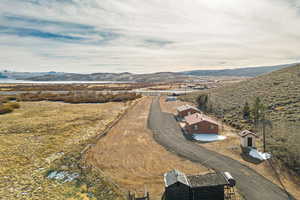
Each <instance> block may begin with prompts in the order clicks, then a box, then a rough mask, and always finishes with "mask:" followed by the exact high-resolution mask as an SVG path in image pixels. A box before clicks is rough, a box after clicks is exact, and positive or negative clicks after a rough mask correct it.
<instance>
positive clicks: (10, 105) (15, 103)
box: [5, 102, 20, 109]
mask: <svg viewBox="0 0 300 200" xmlns="http://www.w3.org/2000/svg"><path fill="white" fill-rule="evenodd" d="M5 105H6V106H8V107H11V108H12V109H18V108H20V104H18V103H17V102H9V103H7V104H5Z"/></svg>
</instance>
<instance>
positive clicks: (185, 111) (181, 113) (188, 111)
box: [177, 105, 201, 119]
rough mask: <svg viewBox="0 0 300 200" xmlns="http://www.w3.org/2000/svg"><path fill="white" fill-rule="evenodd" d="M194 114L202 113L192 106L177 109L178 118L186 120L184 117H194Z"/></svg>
mask: <svg viewBox="0 0 300 200" xmlns="http://www.w3.org/2000/svg"><path fill="white" fill-rule="evenodd" d="M194 113H201V111H200V110H199V109H198V108H196V107H194V106H191V105H183V106H180V107H178V108H177V117H178V118H180V119H184V117H186V116H188V115H192V114H194Z"/></svg>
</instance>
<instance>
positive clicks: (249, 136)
mask: <svg viewBox="0 0 300 200" xmlns="http://www.w3.org/2000/svg"><path fill="white" fill-rule="evenodd" d="M239 136H240V138H241V146H242V147H244V148H247V147H250V148H256V139H257V138H258V136H257V134H256V133H253V132H251V131H248V130H244V131H241V132H240V133H239Z"/></svg>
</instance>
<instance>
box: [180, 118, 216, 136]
mask: <svg viewBox="0 0 300 200" xmlns="http://www.w3.org/2000/svg"><path fill="white" fill-rule="evenodd" d="M184 119H185V123H186V125H185V130H186V132H187V133H188V134H219V125H218V123H217V122H215V121H214V120H212V119H210V118H208V117H206V116H205V115H202V114H199V113H195V114H192V115H188V116H186V117H185V118H184Z"/></svg>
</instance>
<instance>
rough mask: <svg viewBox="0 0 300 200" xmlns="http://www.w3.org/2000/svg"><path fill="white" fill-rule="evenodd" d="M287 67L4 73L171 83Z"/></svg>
mask: <svg viewBox="0 0 300 200" xmlns="http://www.w3.org/2000/svg"><path fill="white" fill-rule="evenodd" d="M290 65H292V64H288V65H277V66H268V67H251V68H239V69H224V70H193V71H184V72H157V73H149V74H133V73H129V72H124V73H92V74H79V73H60V72H36V73H34V72H33V73H30V72H6V73H5V72H4V73H3V74H4V75H6V76H7V77H8V78H10V79H18V80H31V81H133V82H166V81H168V82H172V81H185V80H191V79H195V78H197V77H199V76H200V77H201V76H216V77H217V76H232V77H255V76H258V75H261V74H265V73H269V72H272V71H275V70H278V69H282V68H284V67H287V66H290Z"/></svg>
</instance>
